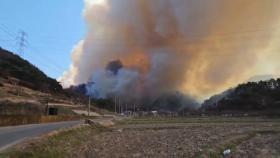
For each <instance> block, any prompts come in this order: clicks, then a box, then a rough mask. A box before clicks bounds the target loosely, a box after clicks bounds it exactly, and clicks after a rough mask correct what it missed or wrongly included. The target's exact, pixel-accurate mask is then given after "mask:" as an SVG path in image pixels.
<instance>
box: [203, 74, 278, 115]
mask: <svg viewBox="0 0 280 158" xmlns="http://www.w3.org/2000/svg"><path fill="white" fill-rule="evenodd" d="M201 109H202V110H203V111H208V112H210V111H214V112H223V111H243V112H252V111H261V112H264V111H274V112H275V111H280V79H270V80H267V81H260V82H248V83H245V84H240V85H238V86H237V87H236V88H234V89H231V90H228V91H226V92H224V93H222V94H219V95H216V96H213V97H211V98H210V99H208V100H206V101H205V102H204V103H203V104H202V107H201Z"/></svg>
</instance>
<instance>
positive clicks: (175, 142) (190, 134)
mask: <svg viewBox="0 0 280 158" xmlns="http://www.w3.org/2000/svg"><path fill="white" fill-rule="evenodd" d="M43 140H44V141H42V140H41V141H38V140H37V142H36V143H34V142H33V143H26V144H25V145H20V147H17V148H15V149H13V150H12V151H10V152H8V153H7V154H6V155H11V156H13V157H77V156H78V157H85V158H91V157H97V158H99V157H100V158H111V157H118V158H133V157H135V158H137V157H139V158H143V157H145V158H146V157H147V158H149V157H151V158H173V157H174V158H175V157H179V158H181V157H182V158H186V157H237V158H238V157H242V158H243V157H252V158H256V157H260V158H263V157H279V156H280V122H279V119H264V118H224V117H213V118H156V119H154V118H147V119H128V120H125V121H122V122H120V123H119V124H117V125H116V126H114V127H112V128H108V129H103V128H102V129H100V128H93V127H88V126H85V127H82V128H79V129H73V130H70V131H67V132H62V133H58V134H56V135H54V136H50V137H48V138H44V139H43ZM31 142H32V141H31ZM227 149H230V151H231V152H230V154H228V155H226V156H225V155H223V151H225V150H227Z"/></svg>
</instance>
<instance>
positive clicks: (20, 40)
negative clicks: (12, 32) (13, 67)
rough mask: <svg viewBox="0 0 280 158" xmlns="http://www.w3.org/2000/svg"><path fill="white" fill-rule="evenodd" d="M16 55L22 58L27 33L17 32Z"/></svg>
mask: <svg viewBox="0 0 280 158" xmlns="http://www.w3.org/2000/svg"><path fill="white" fill-rule="evenodd" d="M17 45H18V53H19V55H20V56H21V57H23V56H24V49H25V47H26V46H27V33H26V32H24V31H22V30H21V31H19V33H18V37H17Z"/></svg>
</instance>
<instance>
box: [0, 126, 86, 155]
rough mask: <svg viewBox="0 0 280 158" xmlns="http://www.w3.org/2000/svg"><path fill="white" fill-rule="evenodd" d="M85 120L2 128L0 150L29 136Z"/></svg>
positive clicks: (0, 130) (35, 135)
mask: <svg viewBox="0 0 280 158" xmlns="http://www.w3.org/2000/svg"><path fill="white" fill-rule="evenodd" d="M81 123H83V121H68V122H58V123H46V124H31V125H21V126H10V127H1V128H0V151H2V150H5V149H7V148H8V147H11V146H12V145H15V144H17V143H19V142H21V141H23V140H25V139H27V138H32V137H37V136H40V135H43V134H47V133H49V132H51V131H54V130H58V129H62V128H68V127H72V126H75V125H78V124H81Z"/></svg>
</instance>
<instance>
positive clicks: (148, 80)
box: [61, 0, 280, 100]
mask: <svg viewBox="0 0 280 158" xmlns="http://www.w3.org/2000/svg"><path fill="white" fill-rule="evenodd" d="M279 6H280V1H279V0H246V1H244V0H85V9H84V12H83V14H84V18H85V21H86V25H87V34H86V37H85V38H84V40H82V41H80V42H79V43H78V44H77V45H76V46H75V48H74V50H73V54H72V65H71V67H70V69H69V70H68V71H67V72H65V74H64V75H63V76H62V78H61V81H62V83H63V84H64V85H65V86H69V85H75V84H79V83H86V82H88V81H89V80H91V81H93V82H95V84H94V86H93V87H92V88H93V89H94V90H93V91H94V93H95V95H97V96H99V97H108V96H120V97H123V98H126V99H131V100H135V99H141V98H143V97H146V98H153V97H158V96H162V95H164V94H168V93H172V92H177V91H178V92H181V93H183V94H187V95H189V96H192V97H194V98H196V99H198V100H199V99H203V98H205V97H207V96H209V95H211V94H213V93H217V92H219V91H223V90H224V89H227V88H229V87H231V86H234V85H236V84H237V83H240V82H243V81H245V80H247V79H248V78H250V77H252V76H254V75H258V74H277V73H279V71H280V64H279V62H278V60H279V59H280V58H279V57H280V55H279V50H280V45H279V42H280V41H279V37H280V36H279V32H278V30H279V29H280V25H279V24H278V23H279V18H280V9H279Z"/></svg>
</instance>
